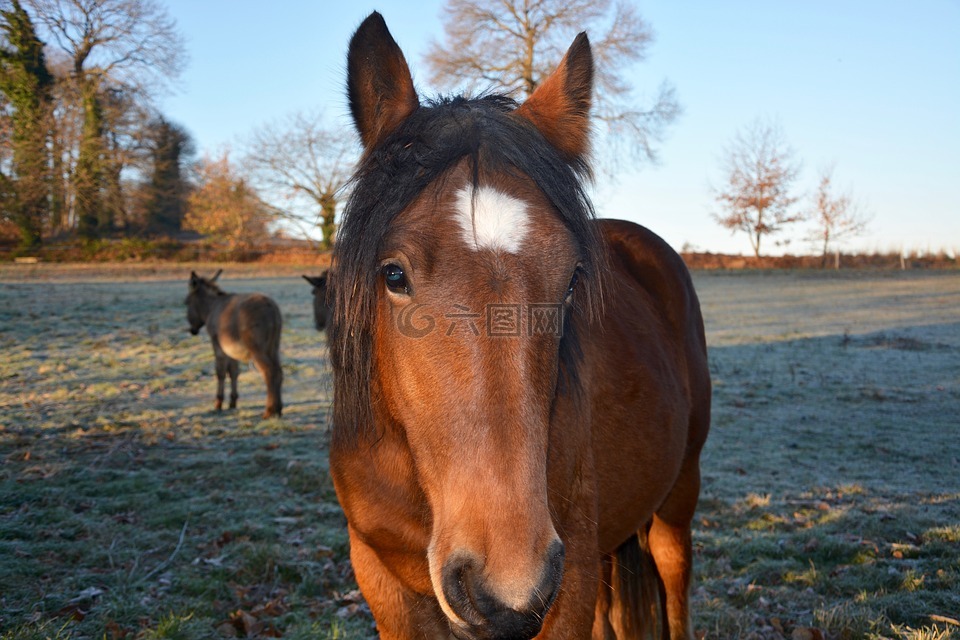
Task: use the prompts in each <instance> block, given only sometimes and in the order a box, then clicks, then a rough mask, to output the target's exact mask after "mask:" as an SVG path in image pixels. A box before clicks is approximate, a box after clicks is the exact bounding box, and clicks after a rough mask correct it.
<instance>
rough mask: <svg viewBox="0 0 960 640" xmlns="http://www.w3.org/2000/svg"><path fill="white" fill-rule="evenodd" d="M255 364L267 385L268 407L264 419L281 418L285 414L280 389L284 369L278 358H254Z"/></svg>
mask: <svg viewBox="0 0 960 640" xmlns="http://www.w3.org/2000/svg"><path fill="white" fill-rule="evenodd" d="M253 364H254V366H256V367H257V370H258V371H259V372H260V375H262V376H263V380H264V382H266V383H267V407H266V409H265V410H264V412H263V417H264V418H269V417H271V416H279V415H282V413H283V400H282V398H281V395H280V388H281V387H282V385H283V369H282V368H281V367H280V358H279V357H278V356H254V358H253Z"/></svg>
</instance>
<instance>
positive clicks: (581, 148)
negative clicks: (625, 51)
mask: <svg viewBox="0 0 960 640" xmlns="http://www.w3.org/2000/svg"><path fill="white" fill-rule="evenodd" d="M592 92H593V53H592V52H591V51H590V41H589V40H588V39H587V34H586V33H580V35H578V36H577V37H576V38H575V39H574V41H573V44H572V45H570V48H569V49H568V50H567V53H566V55H564V56H563V60H561V61H560V65H559V66H558V67H557V68H556V70H554V72H553V73H551V74H550V75H549V76H547V78H546V79H545V80H544V81H543V82H542V83H540V86H538V87H537V88H536V90H535V91H534V92H533V95H531V96H530V97H529V98H528V99H527V101H526V102H524V103H523V104H522V105H520V107H519V108H517V110H516V114H517V115H519V116H521V117H524V118H526V119H527V120H529V121H530V122H532V123H533V126H535V127H536V128H537V129H539V130H540V133H542V134H543V136H544V137H545V138H546V139H547V140H548V141H549V142H550V144H552V145H553V146H554V147H556V148H557V150H558V151H560V153H561V154H562V155H563V156H564V158H565V159H566V160H567V161H568V162H571V161H579V160H583V158H584V157H585V156H586V154H587V151H588V150H589V148H590V120H589V116H590V99H591V93H592Z"/></svg>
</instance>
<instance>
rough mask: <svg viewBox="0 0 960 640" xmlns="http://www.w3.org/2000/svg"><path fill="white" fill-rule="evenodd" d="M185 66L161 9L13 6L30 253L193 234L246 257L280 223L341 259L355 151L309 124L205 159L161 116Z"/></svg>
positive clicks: (13, 154)
mask: <svg viewBox="0 0 960 640" xmlns="http://www.w3.org/2000/svg"><path fill="white" fill-rule="evenodd" d="M185 63H186V53H185V50H184V45H183V39H182V37H181V36H180V34H179V32H178V31H177V28H176V24H175V23H174V21H173V20H172V19H171V18H170V17H169V15H168V14H167V12H166V11H165V9H164V8H163V7H162V6H161V5H160V4H158V3H157V2H155V0H2V2H0V222H2V223H5V225H6V226H7V228H11V227H12V228H13V229H15V231H16V234H17V236H18V237H19V244H20V247H21V249H22V250H31V249H35V248H37V247H38V246H39V245H40V244H41V243H42V242H43V241H44V239H49V238H78V239H80V240H83V241H91V240H97V239H100V238H105V237H111V236H116V235H175V234H177V233H179V232H180V231H182V230H194V231H198V232H200V233H202V234H205V235H209V236H211V237H214V238H217V239H219V240H223V241H225V242H226V243H227V244H228V245H229V247H230V248H244V247H249V246H252V245H253V244H254V243H256V242H257V241H258V240H262V239H263V237H264V236H266V235H267V233H268V227H269V226H270V225H272V224H275V223H277V222H284V223H287V226H289V225H293V226H299V227H300V229H301V230H302V231H305V232H306V231H308V230H311V229H317V228H319V230H320V232H321V240H320V243H321V244H322V245H326V246H329V243H330V241H331V240H332V237H333V227H334V215H335V212H336V207H337V203H338V199H339V193H338V192H339V190H340V189H341V188H342V186H343V185H344V183H345V182H346V180H347V177H348V175H349V171H350V168H351V166H352V163H353V156H354V155H355V151H354V148H353V146H354V143H353V141H352V139H351V138H349V137H348V136H347V135H345V134H341V133H331V130H330V129H328V128H324V126H323V114H322V113H313V114H296V115H295V116H293V117H291V118H290V119H289V120H288V121H285V122H283V123H279V124H276V125H269V124H268V125H265V126H264V127H262V128H261V129H258V130H257V131H256V132H255V134H253V135H252V136H250V139H249V141H248V143H247V145H246V146H247V153H246V154H244V155H243V156H242V157H241V158H240V159H238V160H235V159H232V158H231V157H230V154H229V153H228V152H221V153H219V154H216V155H204V157H202V158H200V159H196V158H195V155H196V148H195V145H194V142H193V139H192V137H191V135H190V133H189V132H188V131H187V129H186V128H185V127H184V126H183V125H181V124H178V123H176V122H173V121H171V120H170V119H169V118H168V117H166V116H165V115H164V114H163V113H161V112H160V110H159V109H158V108H157V106H156V105H157V102H158V100H157V98H158V97H159V96H161V95H163V94H164V93H165V92H167V91H168V90H169V89H170V87H171V85H172V84H173V83H174V82H175V81H176V79H177V78H178V76H179V74H180V73H181V71H182V69H183V67H184V65H185ZM292 141H293V142H292Z"/></svg>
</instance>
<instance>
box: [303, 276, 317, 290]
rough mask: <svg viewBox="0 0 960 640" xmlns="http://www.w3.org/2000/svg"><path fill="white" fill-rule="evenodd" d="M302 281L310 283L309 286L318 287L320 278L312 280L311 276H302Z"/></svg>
mask: <svg viewBox="0 0 960 640" xmlns="http://www.w3.org/2000/svg"><path fill="white" fill-rule="evenodd" d="M303 279H304V280H306V281H307V282H309V283H310V285H311V286H314V287H316V286H318V285H319V284H320V278H313V277H311V276H307V275H305V276H303Z"/></svg>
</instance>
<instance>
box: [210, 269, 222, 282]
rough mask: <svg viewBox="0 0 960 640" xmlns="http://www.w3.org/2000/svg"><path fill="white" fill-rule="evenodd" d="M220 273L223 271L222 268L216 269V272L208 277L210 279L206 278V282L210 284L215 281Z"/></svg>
mask: <svg viewBox="0 0 960 640" xmlns="http://www.w3.org/2000/svg"><path fill="white" fill-rule="evenodd" d="M221 273H223V269H217V272H216V273H215V274H213V277H212V278H210V280H208V282H209V283H210V284H213V283H214V282H216V281H217V278H219V277H220V274H221Z"/></svg>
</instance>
